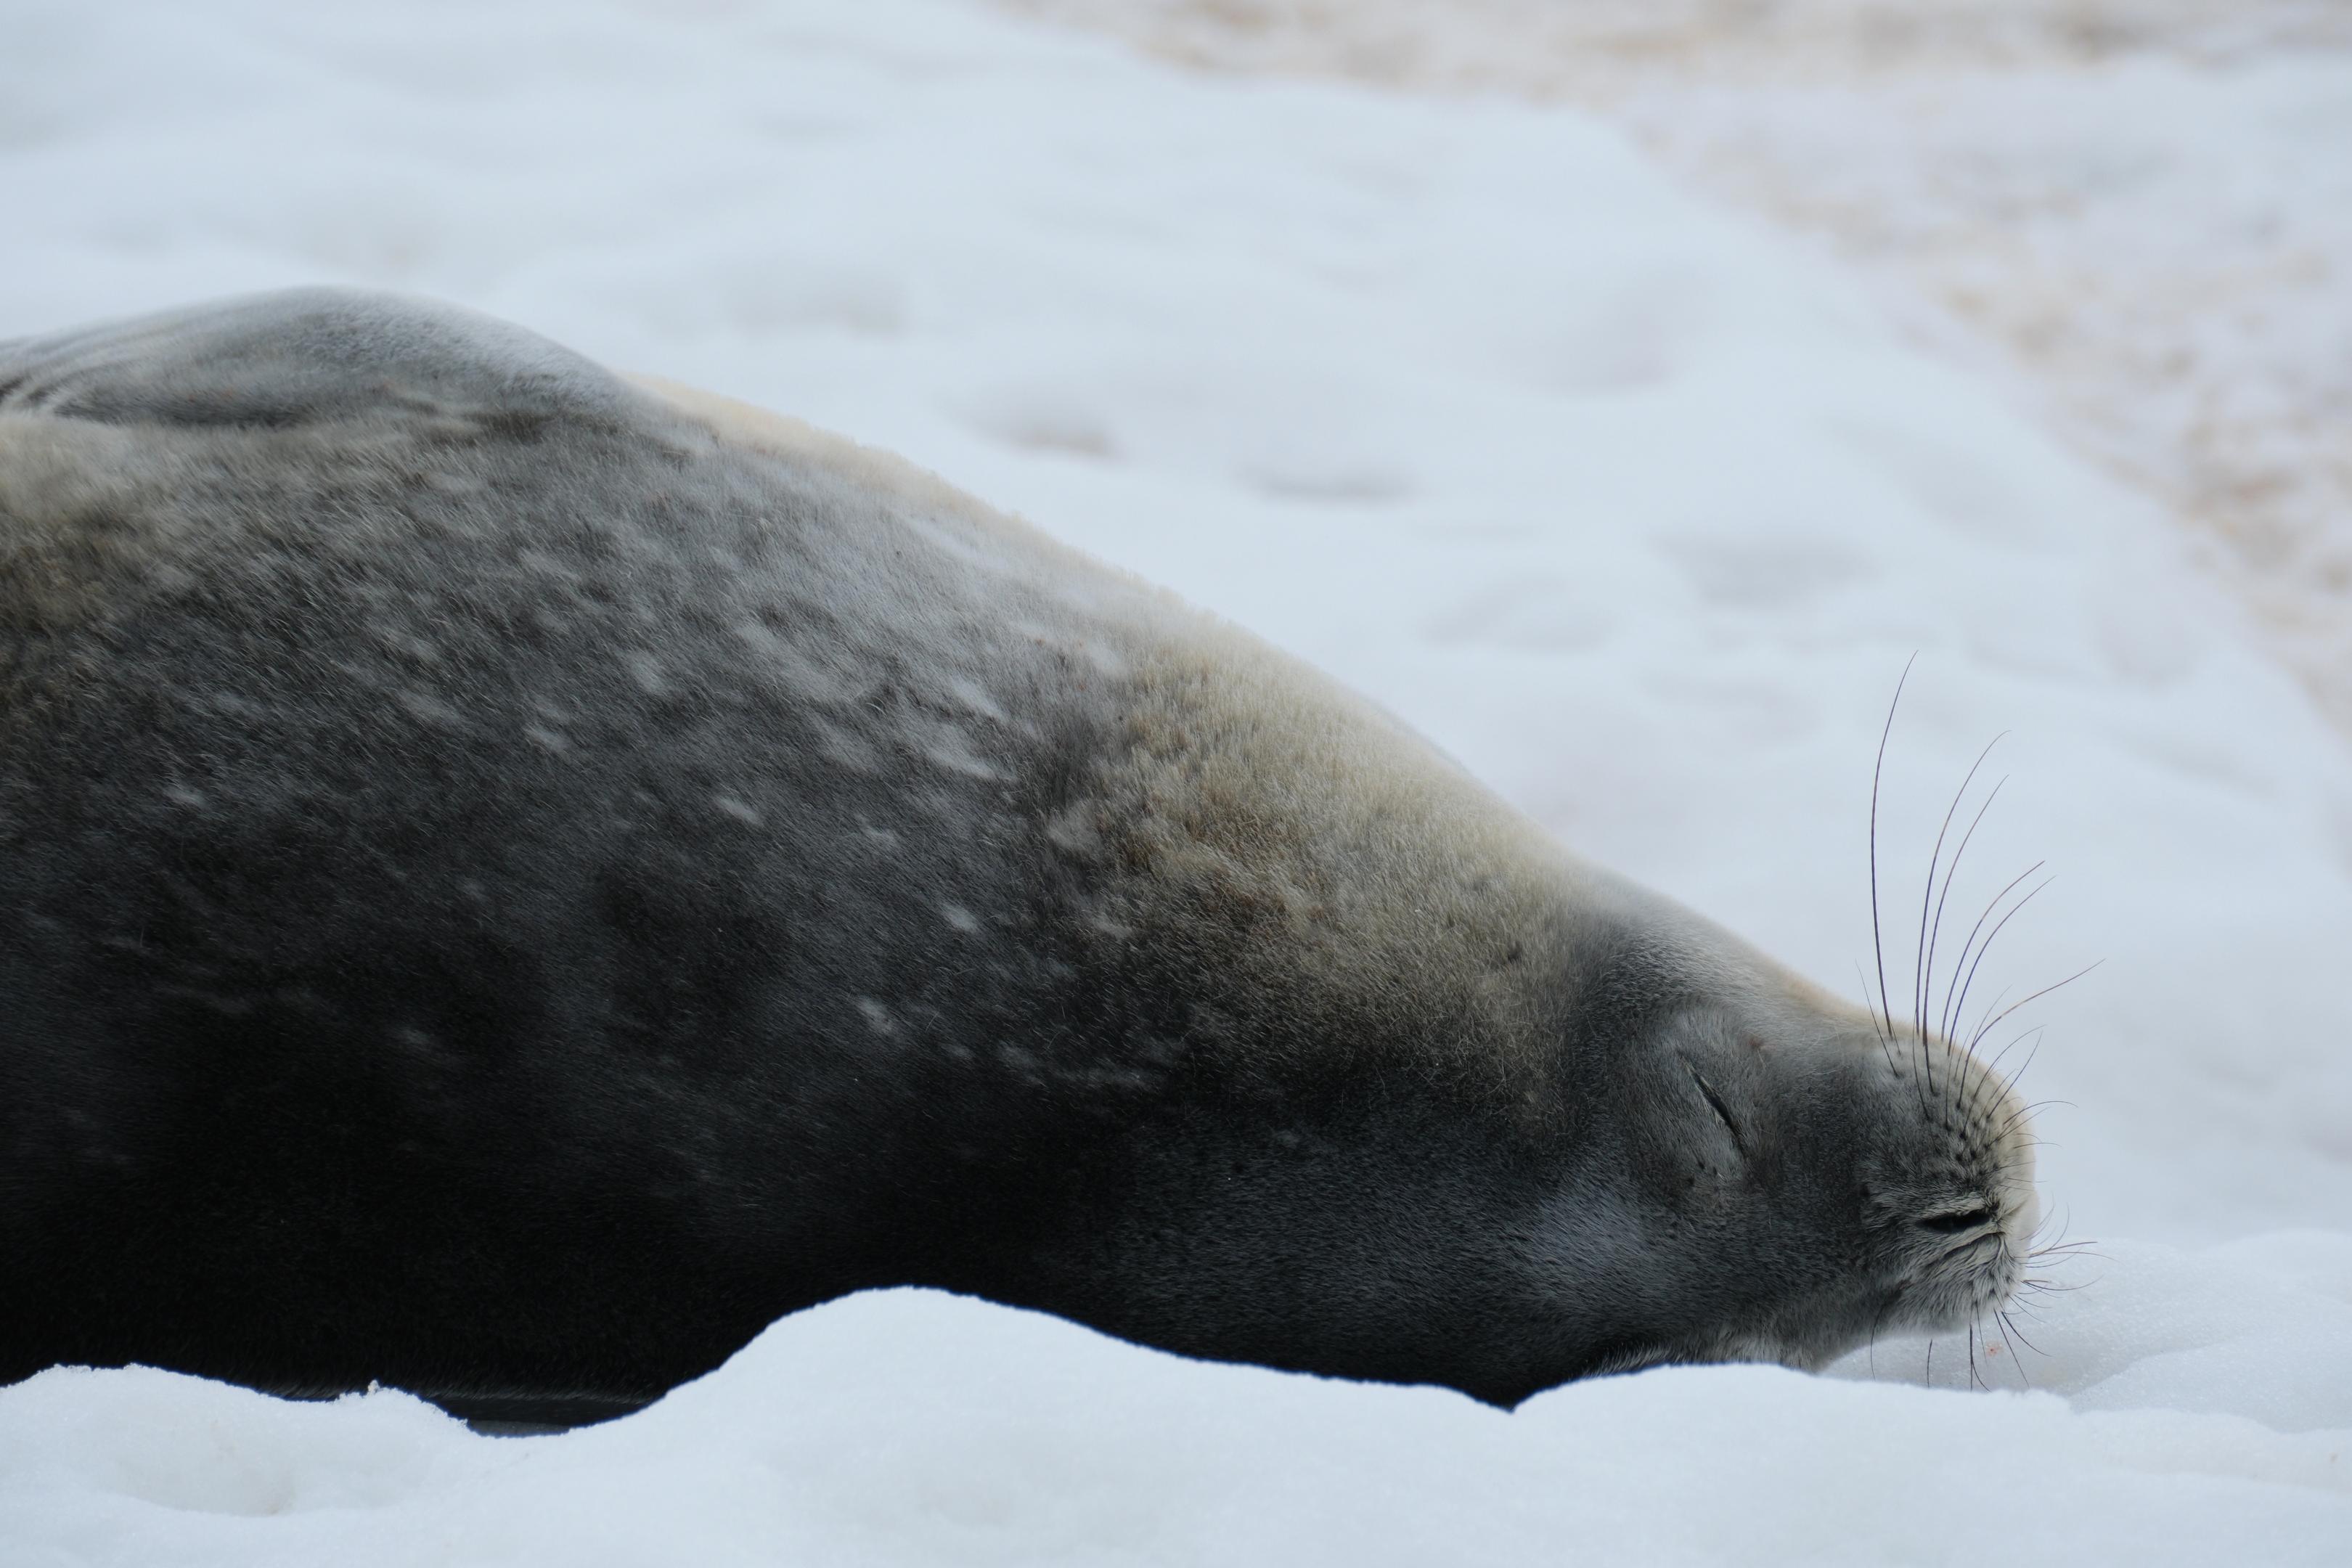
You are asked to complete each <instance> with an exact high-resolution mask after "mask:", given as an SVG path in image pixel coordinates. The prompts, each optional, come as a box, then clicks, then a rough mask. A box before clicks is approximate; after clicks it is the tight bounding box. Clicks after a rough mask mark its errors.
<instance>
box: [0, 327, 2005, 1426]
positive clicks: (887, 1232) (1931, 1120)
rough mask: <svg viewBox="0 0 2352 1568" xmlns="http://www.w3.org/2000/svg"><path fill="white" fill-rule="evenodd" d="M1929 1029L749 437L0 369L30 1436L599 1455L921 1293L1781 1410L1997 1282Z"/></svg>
mask: <svg viewBox="0 0 2352 1568" xmlns="http://www.w3.org/2000/svg"><path fill="white" fill-rule="evenodd" d="M1916 1011H1917V1012H1918V1014H1919V1017H1918V1018H1917V1019H1916V1020H1914V1021H1913V1022H1909V1023H1900V1022H1898V1021H1897V1020H1895V1018H1894V1017H1893V1016H1891V1014H1890V1013H1888V1012H1884V1011H1882V1012H1879V1013H1874V1012H1872V1011H1869V1010H1865V1009H1864V1008H1860V1007H1856V1006H1853V1005H1849V1004H1845V1003H1842V1002H1840V1001H1837V1000H1835V999H1833V998H1832V997H1831V996H1830V995H1829V994H1826V993H1824V992H1822V991H1821V990H1818V989H1816V988H1815V987H1814V986H1812V985H1811V984H1808V983H1806V982H1805V981H1803V980H1801V979H1800V978H1799V977H1797V976H1796V975H1794V974H1792V973H1789V972H1787V971H1786V970H1784V969H1782V968H1781V967H1780V966H1779V965H1777V964H1775V963H1773V962H1771V961H1770V960H1769V959H1768V958H1766V957H1765V956H1763V955H1762V954H1761V953H1760V952H1758V951H1756V950H1755V949H1753V948H1751V947H1750V946H1748V944H1747V943H1745V942H1741V941H1740V940H1738V938H1736V937H1734V936H1732V935H1730V934H1728V933H1727V932H1726V931H1722V930H1720V929H1718V928H1717V927H1716V926H1714V925H1712V924H1710V923H1708V922H1707V921H1705V920H1703V919H1701V918H1700V917H1698V916H1697V915H1696V914H1693V913H1691V912H1689V911H1688V910H1684V909H1682V908H1680V907H1678V906H1676V905H1675V904H1674V903H1672V902H1670V901H1668V900H1665V899H1663V898H1661V897H1659V896H1657V895H1655V894H1653V893H1650V892H1647V891H1645V890H1643V889H1640V888H1638V887H1636V886H1634V885H1633V884H1631V883H1629V882H1627V881H1625V880H1623V879H1620V878H1618V877H1616V876H1614V875H1612V874H1610V873H1608V872H1606V871H1604V870H1601V869H1600V868H1596V867H1593V866H1591V865H1589V864H1586V863H1584V862H1582V861H1580V860H1579V859H1578V858H1574V857H1573V856H1571V855H1570V854H1569V853H1568V852H1566V851H1565V850H1563V849H1562V848H1560V847H1559V846H1557V845H1556V844H1554V843H1553V842H1552V841H1550V840H1549V838H1548V837H1546V836H1545V835H1544V834H1543V833H1541V832H1540V831H1539V830H1538V829H1537V828H1536V827H1535V826H1532V825H1531V824H1530V823H1529V822H1528V821H1527V820H1526V819H1525V818H1523V817H1522V816H1519V815H1518V814H1517V813H1516V812H1514V811H1513V810H1511V809H1510V808H1508V807H1507V806H1506V805H1504V804H1502V803H1501V802H1500V801H1499V800H1497V799H1496V797H1495V796H1493V795H1490V794H1489V793H1488V792H1487V791H1486V790H1485V789H1483V788H1481V787H1480V786H1479V785H1478V784H1476V783H1475V781H1474V780H1473V779H1471V778H1470V777H1468V776H1467V775H1466V774H1465V773H1464V772H1463V771H1462V770H1460V769H1459V768H1458V767H1457V766H1455V765H1454V763H1451V762H1449V761H1448V760H1447V759H1446V758H1444V756H1443V755H1441V754H1440V753H1438V752H1436V751H1435V750H1433V748H1432V747H1430V746H1429V745H1427V744H1425V743H1424V742H1422V741H1421V740H1419V739H1418V738H1417V737H1415V736H1414V735H1413V734H1412V733H1411V732H1410V731H1407V730H1405V729H1404V728H1402V726H1401V725H1399V724H1398V723H1397V722H1396V721H1393V720H1392V719H1391V718H1389V717H1388V716H1386V715H1385V714H1384V713H1383V712H1381V710H1379V709H1378V708H1377V707H1375V706H1374V705H1372V704H1370V703H1369V702H1367V701H1365V700H1362V699H1360V698H1358V697H1356V696H1354V695H1351V694H1350V693H1349V692H1348V691H1347V690H1345V689H1341V688H1340V687H1339V686H1337V685H1336V684H1334V683H1332V682H1330V681H1329V680H1328V679H1325V678H1324V677H1322V676H1321V675H1319V674H1318V673H1317V672H1315V671H1314V670H1312V669H1310V668H1305V667H1303V666H1301V665H1300V664H1298V663H1297V662H1295V661H1293V660H1291V659H1289V658H1286V657H1284V656H1282V655H1280V654H1278V653H1276V651H1274V650H1273V649H1271V648H1270V647H1266V646H1265V645H1264V644H1262V643H1260V642H1258V641H1256V640H1255V639H1254V638H1252V637H1249V636H1247V635H1246V634H1244V633H1243V632H1241V631H1238V630H1236V629H1234V628H1233V627H1230V626H1226V625H1224V624H1223V623H1221V622H1218V621H1216V620H1215V619H1213V618H1212V617H1210V616H1205V615H1202V614H1201V613H1198V612H1196V611H1193V610H1192V609H1189V608H1187V607H1186V606H1184V605H1181V604H1180V603H1178V602H1176V601H1175V600H1174V599H1172V598H1171V597H1170V596H1168V595H1165V594H1163V593H1161V592H1159V591H1156V590H1154V589H1152V588H1150V587H1149V586H1147V585H1145V584H1140V583H1139V582H1136V581H1134V580H1132V579H1130V578H1129V577H1127V576H1124V575H1122V574H1119V573H1118V572H1116V571H1114V570H1111V569H1109V568H1108V567H1105V566H1103V565H1100V564H1097V563H1094V562H1092V561H1090V560H1088V559H1087V558H1085V557H1083V556H1081V555H1079V554H1077V553H1076V552H1072V551H1070V550H1068V549H1066V548H1064V547H1062V546H1059V545H1057V544H1056V543H1055V542H1052V541H1051V540H1049V539H1047V538H1045V537H1044V536H1042V535H1041V534H1039V533H1038V532H1036V531H1034V530H1032V529H1030V528H1028V527H1026V526H1024V525H1023V524H1021V523H1019V522H1017V521H1013V520H1011V519H1008V518H1006V517H1003V516H1001V515H999V514H997V513H995V512H993V511H992V510H989V509H987V508H986V507H984V506H982V505H981V504H979V503H978V502H976V501H974V500H970V499H968V498H967V497H965V496H963V495H961V494H959V493H958V492H956V491H955V490H953V489H950V488H949V487H948V486H947V485H946V484H944V483H942V482H941V481H940V480H938V479H932V478H930V477H929V476H927V475H925V474H923V473H921V472H919V471H918V470H916V469H914V468H910V467H909V466H908V465H906V464H904V463H902V462H899V461H898V460H896V459H893V458H887V457H885V456H882V455H880V454H877V453H875V452H872V451H868V450H866V449H863V448H860V447H856V446H854V445H852V444H850V443H848V442H846V441H843V440H839V439H836V438H834V437H826V436H822V435H819V434H817V433H816V432H814V431H813V430H810V429H808V428H807V427H805V426H800V425H797V424H795V423H793V422H791V421H789V420H785V419H782V418H780V417H777V416H770V415H765V414H761V413H759V412H757V411H755V410H751V409H749V408H746V407H743V406H740V405H733V404H730V403H728V402H726V401H724V400H722V399H718V398H713V397H709V396H707V395H698V394H692V393H688V392H684V391H680V390H677V389H674V388H666V387H663V386H661V385H659V384H636V383H631V382H628V381H625V380H624V379H622V378H620V377H617V376H615V375H614V374H610V373H608V372H606V371H604V370H603V369H601V368H599V367H598V366H596V365H594V364H593V363H589V362H587V361H585V360H583V359H582V358H580V357H578V356H576V355H574V354H572V353H567V352H566V351H564V350H562V349H561V348H558V347H556V346H555V345H553V344H551V343H549V342H544V341H542V340H541V339H539V338H537V337H534V336H532V335H530V333H527V332H525V331H521V330H520V329H517V328H513V327H509V326H506V325H502V324H499V323H497V322H494V321H487V320H484V319H481V318H478V317H476V316H473V315H471V314H467V313H464V312H461V311H458V310H452V309H447V308H443V307H438V306H434V305H428V304H423V303H418V302H414V301H409V300H402V299H397V298H391V297H383V296H376V295H363V294H349V293H341V292H328V291H304V292H296V293H286V294H274V295H268V296H264V297H259V298H256V299H250V300H237V301H231V302H228V303H225V304H217V305H211V306H206V307H202V308H197V309H192V310H184V311H181V312H177V313H173V314H168V315H163V316H158V317H153V318H150V319H147V320H143V321H133V322H130V323H127V324H118V325H112V326H106V327H100V328H97V329H94V330H90V331H80V332H76V333H71V334H68V335H63V336H57V337H49V338H44V339H37V340H20V341H16V342H8V343H5V344H0V1256H5V1257H6V1258H7V1259H8V1266H7V1267H6V1268H5V1269H0V1378H15V1377H20V1376H23V1375H26V1374H27V1373H31V1372H33V1371H35V1370H37V1369H38V1368H40V1367H44V1366H47V1365H49V1364H51V1363H95V1364H116V1363H126V1362H141V1363H152V1364H156V1365H160V1366H165V1367H172V1368H177V1369H180V1370H184V1371H187V1372H191V1373H203V1374H206V1375H211V1376H215V1377H221V1378H226V1379H231V1380H235V1381H237V1382H241V1383H245V1384H252V1385H256V1386H258V1387H262V1388H267V1389H272V1390H277V1391H280V1392H289V1393H318V1392H324V1391H331V1390H337V1389H344V1388H352V1387H358V1386H363V1385H365V1384H369V1383H371V1382H380V1383H383V1384H393V1385H397V1386H401V1387H405V1388H409V1389H413V1390H415V1391H416V1392H418V1393H420V1394H425V1396H427V1397H430V1398H433V1399H435V1400H437V1401H440V1402H442V1403H443V1404H445V1405H448V1406H449V1407H451V1408H453V1409H457V1410H460V1411H467V1412H472V1413H478V1414H481V1413H488V1414H497V1413H500V1412H504V1413H508V1414H513V1413H516V1412H519V1411H528V1412H537V1413H539V1415H541V1416H542V1417H546V1416H548V1413H550V1412H552V1413H553V1415H552V1417H551V1418H554V1419H576V1418H581V1417H582V1416H583V1415H593V1414H599V1413H606V1412H610V1411H614V1410H619V1409H625V1408H628V1407H632V1406H634V1405H639V1404H642V1403H644V1402H646V1401H647V1400H650V1399H653V1398H655V1397H657V1396H658V1395H659V1394H661V1393H662V1392H663V1391H665V1390H667V1389H668V1388H670V1387H672V1386H674V1385H675V1384H678V1383H679V1382H681V1381H683V1380H685V1379H688V1378H691V1377H694V1376H696V1375H697V1374H698V1373H703V1372H705V1371H707V1370H709V1368H711V1367H713V1366H715V1365H717V1364H718V1363H719V1362H721V1361H722V1360H724V1359H725V1358H726V1357H727V1356H728V1355H729V1354H730V1353H731V1352H733V1351H734V1350H735V1349H737V1348H738V1347H739V1346H740V1345H741V1344H743V1343H744V1342H746V1341H747V1340H749V1339H750V1338H751V1336H752V1335H753V1334H754V1333H756V1332H757V1331H759V1330H760V1329H761V1327H762V1326H764V1325H765V1324H767V1323H768V1322H769V1321H772V1320H773V1319H775V1318H777V1317H778V1316H780V1315H782V1314H783V1313H787V1312H790V1311H793V1310H795V1309H798V1308H802V1307H804V1306H807V1305H810V1304H812V1303H814V1302H818V1301H821V1300H826V1299H828V1298H831V1297H835V1296H838V1295H841V1294H843V1293H845V1292H848V1291H854V1290H857V1289H864V1288H868V1287H878V1286H891V1285H900V1284H922V1285H930V1286H938V1287H943V1288H945V1289H950V1290H957V1291H964V1292H970V1293H974V1294H977V1295H981V1296H985V1297H990V1298H993V1299H995V1300H1001V1301H1004V1302H1009V1303H1013V1304H1015V1305H1019V1306H1025V1307H1032V1308H1039V1309H1043V1310H1048V1311H1051V1312H1055V1313H1060V1314H1063V1315H1066V1316H1067V1317H1069V1318H1072V1319H1076V1320H1078V1321H1083V1322H1086V1323H1088V1324H1092V1325H1095V1326H1097V1327H1098V1328H1101V1329H1103V1330H1106V1331H1109V1332H1111V1333H1114V1334H1118V1335H1121V1336H1124V1337H1126V1338H1129V1339H1131V1340H1136V1341H1140V1342H1147V1343H1150V1344H1154V1345H1159V1346H1164V1347H1166V1348H1168V1349H1170V1350H1173V1351H1177V1352H1185V1353H1189V1354H1192V1355H1198V1356H1205V1357H1215V1358H1225V1359H1234V1360H1243V1361H1250V1362H1257V1363H1265V1364H1267V1365H1271V1366H1276V1367H1285V1368H1296V1369H1301V1370H1305V1371H1308V1372H1314V1373H1328V1374H1336V1375H1342V1376H1348V1377H1359V1378H1372V1379H1384V1380H1394V1381H1408V1382H1435V1383H1441V1384H1452V1385H1453V1386H1454V1387H1456V1388H1459V1389H1462V1390H1465V1391H1466V1392H1467V1393H1469V1394H1474V1395H1475V1396H1477V1397H1479V1398H1481V1399H1486V1400H1490V1401H1495V1402H1498V1403H1504V1404H1508V1403H1511V1402H1515V1401H1517V1400H1518V1399H1520V1398H1523V1397H1524V1396H1526V1395H1528V1394H1530V1393H1532V1392H1534V1391H1537V1390H1539V1389H1542V1388H1545V1387H1548V1386H1549V1385H1552V1384H1557V1383H1559V1382H1561V1381H1564V1380H1566V1379H1570V1378H1574V1377H1578V1376H1581V1375H1585V1374H1589V1373H1602V1372H1610V1371H1616V1370H1622V1369H1629V1368H1634V1367H1640V1366H1644V1365H1648V1364H1652V1363H1663V1362H1683V1361H1708V1360H1719V1359H1724V1358H1761V1359H1768V1360H1775V1361H1780V1362H1785V1363H1790V1364H1794V1365H1798V1366H1813V1365H1818V1364H1820V1363H1822V1362H1824V1361H1825V1360H1827V1359H1828V1358H1830V1357H1832V1356H1834V1355H1836V1354H1838V1353H1840V1352H1843V1351H1845V1350H1847V1349H1849V1348H1851V1347H1853V1346H1855V1345H1857V1344H1859V1343H1860V1342H1863V1341H1864V1340H1865V1339H1867V1338H1869V1337H1870V1336H1872V1335H1874V1334H1876V1333H1881V1332H1890V1333H1891V1332H1899V1331H1916V1330H1930V1331H1940V1330H1950V1329H1957V1328H1958V1327H1959V1326H1960V1325H1963V1324H1965V1323H1968V1322H1969V1321H1973V1320H1974V1319H1975V1318H1976V1317H1977V1316H1979V1314H1981V1313H1983V1312H1985V1311H1986V1310H1990V1309H1992V1308H1994V1307H1996V1306H1998V1305H1999V1304H2000V1302H2001V1301H2002V1300H2004V1299H2005V1298H2006V1297H2007V1296H2008V1295H2009V1293H2010V1292H2011V1289H2013V1288H2014V1287H2015V1286H2016V1284H2017V1283H2018V1282H2019V1279H2020V1276H2021V1268H2022V1266H2023V1259H2024V1258H2025V1255H2026V1251H2027V1238H2028V1237H2029V1236H2030V1235H2031V1233H2032V1228H2033V1225H2034V1215H2035V1201H2034V1196H2033V1189H2032V1180H2031V1170H2032V1154H2031V1150H2030V1147H2029V1146H2028V1143H2027V1141H2026V1139H2025V1136H2024V1129H2023V1120H2024V1119H2023V1116H2022V1113H2021V1109H2020V1107H2019V1106H2018V1104H2017V1103H2016V1101H2015V1100H2014V1098H2013V1096H2012V1095H2011V1093H2010V1091H2009V1089H2007V1088H2006V1087H2005V1086H2004V1085H2003V1084H2002V1083H2001V1082H2000V1080H1999V1079H1996V1078H1995V1077H1993V1076H1992V1075H1991V1073H1990V1071H1989V1070H1988V1069H1987V1068H1985V1067H1984V1066H1983V1065H1982V1064H1980V1063H1979V1061H1978V1060H1977V1059H1976V1058H1973V1057H1972V1056H1970V1055H1969V1053H1968V1052H1967V1051H1966V1050H1964V1049H1963V1048H1962V1047H1960V1046H1959V1045H1958V1044H1956V1043H1955V1042H1954V1040H1953V1039H1952V1038H1951V1037H1949V1035H1948V1033H1947V1032H1946V1031H1945V1030H1943V1029H1940V1028H1937V1027H1931V1026H1929V1024H1928V1020H1927V1013H1928V1012H1929V1011H1930V1009H1928V1008H1927V1006H1926V1005H1924V1003H1923V1005H1921V1006H1920V1007H1919V1008H1918V1009H1917V1010H1916Z"/></svg>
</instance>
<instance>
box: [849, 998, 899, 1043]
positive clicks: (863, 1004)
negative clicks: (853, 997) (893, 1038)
mask: <svg viewBox="0 0 2352 1568" xmlns="http://www.w3.org/2000/svg"><path fill="white" fill-rule="evenodd" d="M857 1010H858V1012H860V1013H862V1014H864V1015H865V1016H866V1027H867V1028H869V1029H872V1030H873V1031H874V1032H875V1033H876V1034H877V1035H895V1034H897V1033H898V1019H897V1018H895V1017H893V1016H891V1014H890V1009H889V1008H887V1007H885V1006H884V1005H882V1004H881V1003H879V1002H877V1001H876V1000H874V998H873V997H871V996H860V997H859V998H858V999H857Z"/></svg>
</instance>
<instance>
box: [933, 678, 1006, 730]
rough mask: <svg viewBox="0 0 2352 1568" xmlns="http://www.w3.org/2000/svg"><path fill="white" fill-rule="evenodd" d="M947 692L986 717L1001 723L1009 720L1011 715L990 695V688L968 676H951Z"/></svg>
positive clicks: (958, 701) (962, 704)
mask: <svg viewBox="0 0 2352 1568" xmlns="http://www.w3.org/2000/svg"><path fill="white" fill-rule="evenodd" d="M947 694H948V695H949V696H950V697H951V698H953V699H955V700H956V702H957V703H958V704H959V705H960V706H961V707H963V708H965V709H967V710H970V711H971V712H974V713H977V714H979V715H981V717H982V718H984V719H993V720H995V721H997V722H998V723H1000V724H1002V723H1005V722H1007V721H1009V717H1010V716H1009V715H1008V714H1006V712H1005V711H1004V710H1003V709H1002V708H1000V707H998V706H997V705H996V699H995V698H993V697H992V696H990V695H989V692H988V689H987V688H986V687H984V686H982V685H981V683H980V682H979V681H977V680H973V679H971V678H970V677H968V676H961V675H959V676H955V677H953V678H951V679H950V680H949V681H948V683H947Z"/></svg>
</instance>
